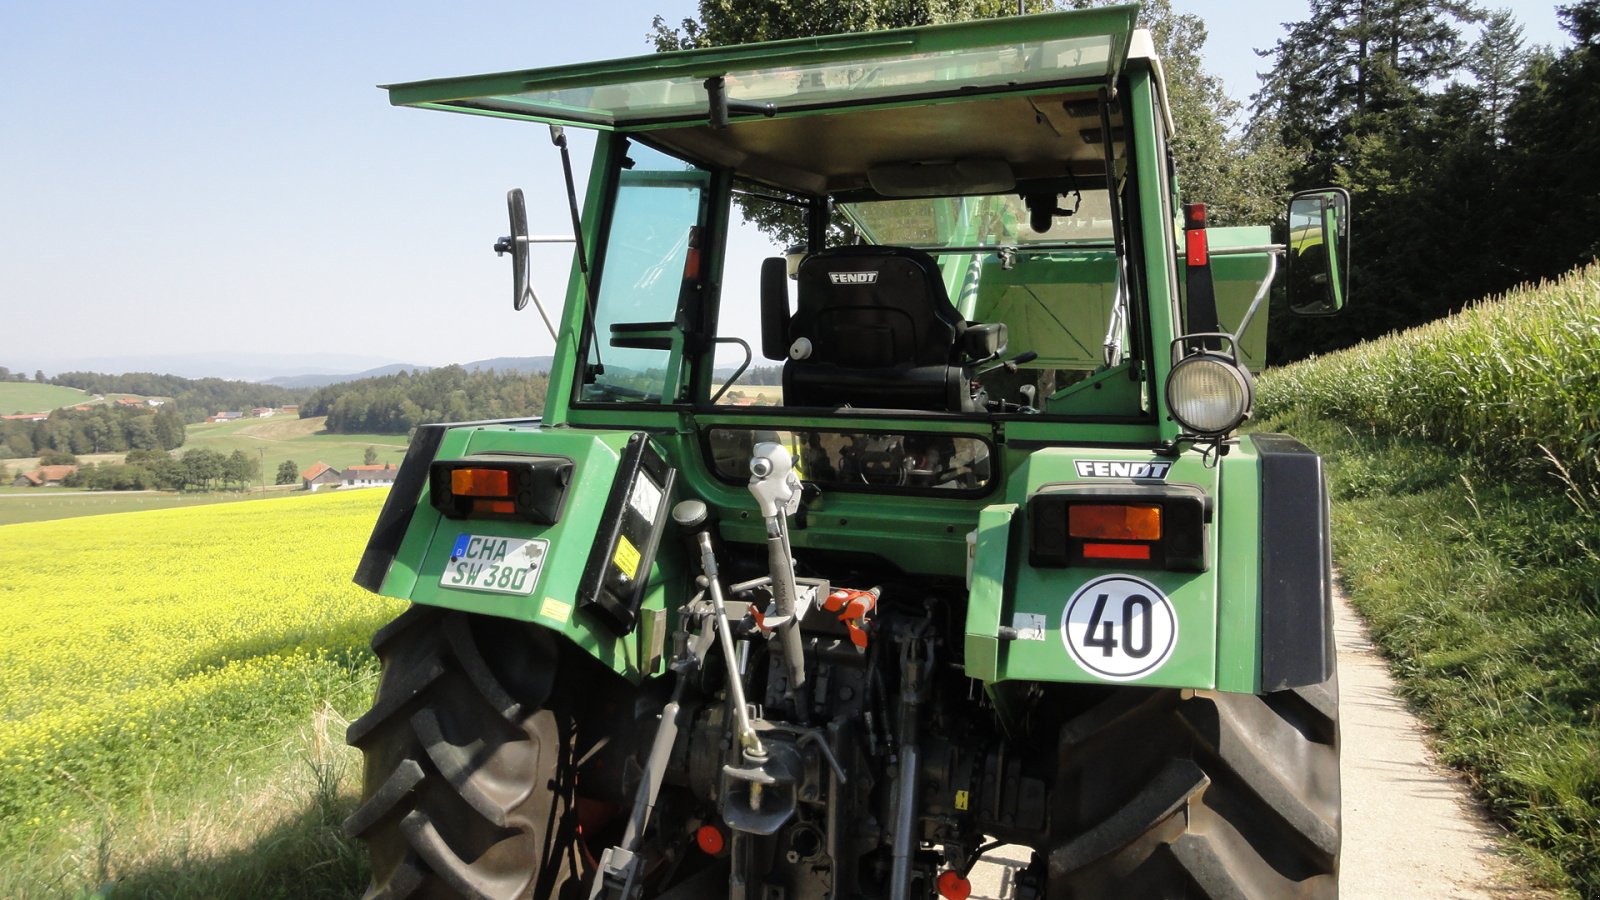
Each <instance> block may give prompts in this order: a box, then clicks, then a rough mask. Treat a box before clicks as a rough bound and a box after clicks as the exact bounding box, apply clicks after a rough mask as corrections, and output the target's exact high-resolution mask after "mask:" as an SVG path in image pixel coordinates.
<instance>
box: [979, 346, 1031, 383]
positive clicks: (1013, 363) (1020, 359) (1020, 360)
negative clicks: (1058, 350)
mask: <svg viewBox="0 0 1600 900" xmlns="http://www.w3.org/2000/svg"><path fill="white" fill-rule="evenodd" d="M1038 358H1039V354H1037V353H1035V352H1033V351H1032V350H1028V351H1026V352H1023V353H1018V354H1017V355H1016V356H1014V357H1012V358H1011V359H1008V360H1006V361H1005V362H998V363H995V364H994V365H992V366H990V367H989V368H987V369H984V370H982V371H980V372H978V373H977V375H978V376H979V377H981V376H984V375H987V374H989V373H990V372H994V371H996V370H999V369H1005V370H1006V371H1007V372H1015V371H1017V366H1021V365H1026V364H1028V363H1031V362H1033V361H1034V360H1036V359H1038Z"/></svg>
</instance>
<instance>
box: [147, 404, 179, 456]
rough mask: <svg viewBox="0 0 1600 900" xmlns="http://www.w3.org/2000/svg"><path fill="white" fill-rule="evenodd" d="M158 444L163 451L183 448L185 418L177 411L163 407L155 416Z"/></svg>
mask: <svg viewBox="0 0 1600 900" xmlns="http://www.w3.org/2000/svg"><path fill="white" fill-rule="evenodd" d="M154 426H155V432H156V442H157V443H158V444H159V445H160V447H161V449H163V450H176V449H178V448H179V447H182V446H183V440H184V427H183V417H182V416H179V415H178V412H177V410H174V409H169V408H167V407H162V408H161V409H160V410H157V411H156V415H155V422H154Z"/></svg>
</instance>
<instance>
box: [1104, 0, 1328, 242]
mask: <svg viewBox="0 0 1600 900" xmlns="http://www.w3.org/2000/svg"><path fill="white" fill-rule="evenodd" d="M1093 5H1103V2H1102V0H1096V2H1095V3H1094V4H1093ZM1139 25H1140V26H1141V27H1143V28H1148V29H1150V36H1151V37H1152V38H1153V39H1154V40H1155V44H1156V52H1157V53H1158V54H1159V55H1160V57H1161V64H1162V68H1163V69H1164V71H1165V74H1166V87H1167V102H1168V104H1169V106H1170V107H1171V110H1172V118H1173V126H1174V129H1175V133H1174V134H1173V135H1172V138H1171V143H1172V156H1173V163H1174V165H1175V166H1176V167H1177V170H1178V181H1179V185H1180V187H1181V188H1182V193H1183V198H1184V200H1185V201H1187V202H1200V203H1204V204H1206V216H1207V219H1208V221H1209V222H1210V224H1212V225H1216V226H1224V225H1260V224H1265V223H1267V222H1271V221H1274V220H1276V219H1277V218H1279V217H1280V216H1281V215H1282V214H1283V202H1284V196H1285V194H1286V192H1287V188H1288V184H1289V178H1290V175H1291V173H1292V171H1293V169H1294V167H1295V166H1296V165H1297V164H1298V163H1299V162H1300V155H1299V154H1298V153H1291V152H1289V151H1288V150H1286V149H1285V148H1284V146H1283V144H1282V142H1281V141H1280V139H1279V136H1278V132H1277V130H1276V129H1274V128H1272V127H1266V126H1263V127H1255V128H1245V127H1244V123H1242V122H1240V121H1239V115H1240V109H1241V107H1240V104H1239V102H1238V101H1236V100H1234V99H1233V98H1232V97H1229V96H1228V92H1227V90H1226V89H1225V87H1224V86H1223V84H1222V79H1220V78H1218V77H1216V76H1215V75H1212V74H1210V73H1209V72H1207V71H1206V70H1205V65H1204V63H1203V62H1202V59H1201V51H1202V50H1203V49H1204V47H1205V43H1206V40H1207V38H1208V34H1207V32H1206V24H1205V21H1204V20H1203V19H1201V18H1200V17H1199V16H1197V15H1194V14H1192V13H1177V12H1174V11H1173V9H1172V3H1171V0H1145V2H1144V5H1143V7H1142V8H1141V9H1140V11H1139Z"/></svg>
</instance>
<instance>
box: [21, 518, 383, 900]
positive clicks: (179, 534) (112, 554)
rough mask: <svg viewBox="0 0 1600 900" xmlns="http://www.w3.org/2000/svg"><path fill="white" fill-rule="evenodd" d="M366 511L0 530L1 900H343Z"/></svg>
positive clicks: (349, 885)
mask: <svg viewBox="0 0 1600 900" xmlns="http://www.w3.org/2000/svg"><path fill="white" fill-rule="evenodd" d="M383 493H384V492H380V491H359V492H350V493H347V494H339V493H335V494H331V495H321V494H313V495H304V494H302V495H299V496H297V497H292V498H284V499H282V500H278V501H274V502H264V503H233V504H223V505H215V506H210V507H206V508H199V509H172V510H158V511H153V512H141V513H130V514H123V515H108V516H100V517H95V518H85V519H75V520H68V521H56V522H43V523H30V524H22V525H8V526H4V527H0V671H4V672H5V673H6V678H5V679H4V680H0V722H4V724H5V727H4V728H0V859H4V860H5V864H4V865H0V896H4V897H53V896H74V895H80V896H81V895H83V894H84V893H85V892H97V891H98V892H100V893H101V894H102V895H107V894H108V895H109V896H112V897H124V896H127V897H146V896H148V897H215V896H268V897H270V896H279V897H301V896H353V895H354V894H355V893H356V892H357V891H358V890H359V887H360V885H361V883H362V881H363V880H364V875H363V872H362V867H363V865H364V863H363V862H362V859H361V856H360V854H359V853H358V852H357V851H356V850H355V849H354V848H353V847H352V846H351V845H350V843H349V842H348V841H346V840H344V839H343V838H342V837H341V836H340V835H339V833H338V831H337V824H338V822H339V821H340V820H341V819H342V818H343V817H344V816H345V815H346V814H347V813H348V811H349V809H350V807H351V805H352V804H353V802H354V795H355V790H356V788H355V784H354V782H355V779H356V777H357V776H358V773H359V758H358V757H357V756H356V755H355V754H354V753H353V752H352V751H350V750H349V749H348V748H345V747H344V746H343V731H344V726H345V724H346V723H347V721H348V719H349V718H351V717H353V716H354V715H356V714H357V712H359V711H360V710H362V709H364V708H365V707H366V705H367V704H368V702H369V700H370V696H371V691H372V680H373V678H374V677H375V670H376V664H375V661H374V660H373V659H372V658H371V655H370V653H368V652H367V650H366V642H367V640H368V638H369V636H370V635H371V633H372V632H373V631H374V630H375V629H376V628H377V627H378V626H379V625H381V624H382V623H383V622H384V621H386V620H388V619H389V618H391V617H393V616H394V615H395V614H396V613H397V612H398V611H399V609H400V608H402V607H403V604H400V603H397V602H395V601H392V600H385V599H383V598H379V597H374V596H373V595H371V594H368V593H366V592H364V591H362V590H360V589H359V588H356V587H355V586H354V585H352V584H350V582H349V578H350V573H351V572H352V571H353V570H354V567H355V564H356V561H357V558H358V557H359V555H360V552H361V547H362V546H364V542H365V538H366V535H367V533H368V531H369V529H370V527H371V523H372V520H373V518H374V517H375V516H376V513H377V510H378V507H379V505H380V504H381V503H382V501H383Z"/></svg>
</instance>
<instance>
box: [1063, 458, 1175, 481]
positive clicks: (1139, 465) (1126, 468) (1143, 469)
mask: <svg viewBox="0 0 1600 900" xmlns="http://www.w3.org/2000/svg"><path fill="white" fill-rule="evenodd" d="M1074 465H1076V466H1077V468H1078V477H1079V478H1162V479H1164V478H1166V477H1167V470H1168V469H1170V468H1172V463H1168V462H1112V461H1109V460H1104V459H1080V460H1075V461H1074Z"/></svg>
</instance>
